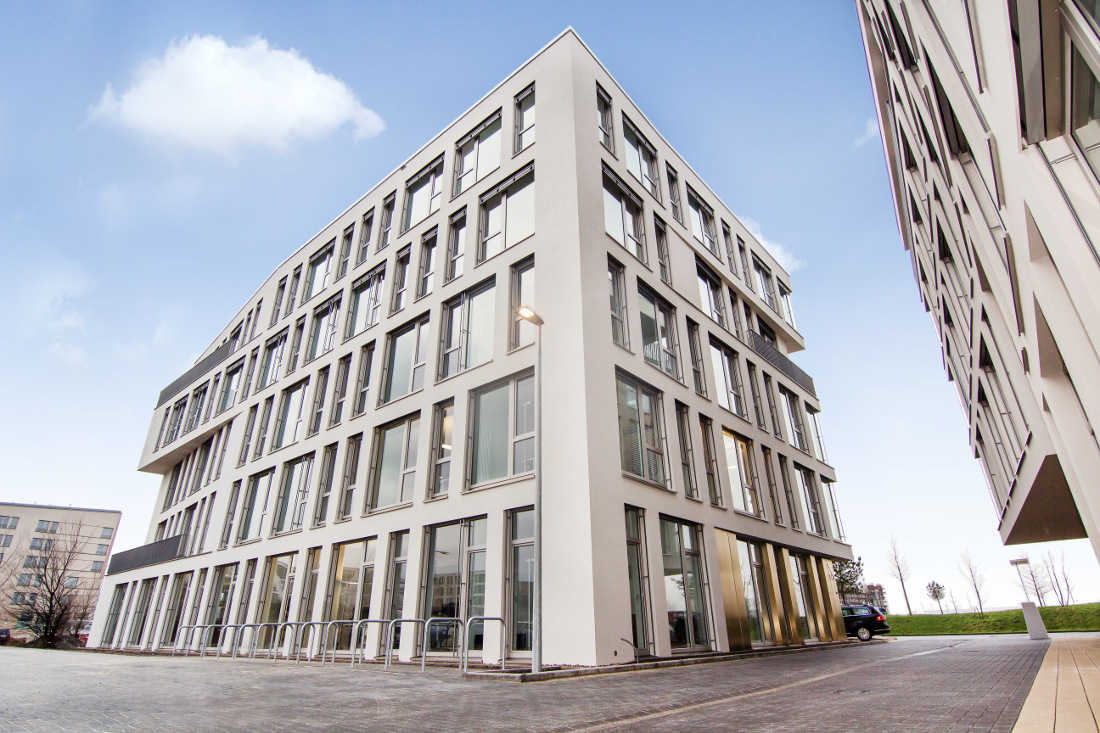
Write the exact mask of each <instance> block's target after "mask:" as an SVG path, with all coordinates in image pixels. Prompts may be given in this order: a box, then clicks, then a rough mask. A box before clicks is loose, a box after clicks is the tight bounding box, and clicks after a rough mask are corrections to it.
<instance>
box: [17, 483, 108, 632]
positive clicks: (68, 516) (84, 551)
mask: <svg viewBox="0 0 1100 733" xmlns="http://www.w3.org/2000/svg"><path fill="white" fill-rule="evenodd" d="M120 519H122V513H121V512H118V511H111V510H107V509H82V508H78V507H64V506H49V505H45V504H8V503H0V628H4V629H8V630H10V631H11V635H12V638H15V639H29V638H32V637H33V634H32V632H31V631H30V630H28V628H27V624H29V623H31V622H32V617H33V616H34V614H35V613H36V612H39V611H41V609H44V608H45V607H46V606H47V605H49V604H50V603H51V601H52V602H53V603H54V604H55V605H56V604H57V603H59V602H60V601H61V600H62V599H63V598H65V599H69V600H70V602H71V604H72V610H73V612H72V616H71V618H72V629H71V631H72V632H73V633H82V634H86V633H88V631H89V630H90V627H91V619H92V610H93V609H94V608H95V606H96V601H97V597H98V594H99V587H100V583H101V582H102V580H103V575H104V572H105V570H106V563H107V559H108V557H109V556H110V554H111V545H112V544H114V539H115V532H116V531H117V530H118V523H119V520H120Z"/></svg>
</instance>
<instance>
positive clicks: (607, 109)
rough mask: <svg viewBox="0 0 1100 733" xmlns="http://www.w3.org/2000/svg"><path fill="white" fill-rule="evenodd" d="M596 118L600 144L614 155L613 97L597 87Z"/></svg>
mask: <svg viewBox="0 0 1100 733" xmlns="http://www.w3.org/2000/svg"><path fill="white" fill-rule="evenodd" d="M596 116H597V118H598V120H597V122H598V125H599V129H600V142H601V143H602V144H603V146H604V147H605V148H607V149H608V150H610V151H611V152H612V153H614V152H615V131H614V127H613V125H614V123H613V122H612V113H611V95H609V94H608V93H607V92H605V91H604V90H603V88H602V87H601V86H600V85H599V84H597V85H596Z"/></svg>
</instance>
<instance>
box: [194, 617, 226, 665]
mask: <svg viewBox="0 0 1100 733" xmlns="http://www.w3.org/2000/svg"><path fill="white" fill-rule="evenodd" d="M221 628H224V627H222V626H219V625H216V624H207V625H206V626H205V628H203V630H202V633H201V634H200V635H199V659H202V658H203V657H205V656H206V647H207V646H208V645H209V644H210V633H211V632H212V631H213V630H214V629H221ZM222 641H225V640H224V639H219V640H218V651H219V652H220V651H221V642H222Z"/></svg>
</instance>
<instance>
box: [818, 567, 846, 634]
mask: <svg viewBox="0 0 1100 733" xmlns="http://www.w3.org/2000/svg"><path fill="white" fill-rule="evenodd" d="M814 559H815V560H816V561H817V566H818V571H819V573H820V576H821V579H822V581H823V582H822V584H821V593H822V595H823V596H824V599H825V618H826V619H827V620H828V624H829V632H830V635H831V636H832V639H833V641H844V639H845V638H847V634H845V633H844V615H843V614H842V613H841V612H840V594H839V593H838V592H837V589H836V577H835V576H834V575H833V561H832V560H828V559H826V558H824V557H818V558H814Z"/></svg>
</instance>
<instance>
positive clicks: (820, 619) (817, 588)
mask: <svg viewBox="0 0 1100 733" xmlns="http://www.w3.org/2000/svg"><path fill="white" fill-rule="evenodd" d="M805 558H806V573H807V575H808V576H809V583H810V598H811V601H812V602H813V604H814V612H813V613H812V614H810V616H811V617H812V618H813V623H814V624H815V625H816V626H817V638H818V639H820V640H821V641H832V640H833V636H832V625H831V624H830V623H829V620H828V617H827V614H826V612H825V602H824V598H823V594H822V592H821V574H820V572H819V571H818V567H817V563H816V562H814V560H815V559H816V558H815V557H814V556H813V555H806V556H805Z"/></svg>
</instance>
